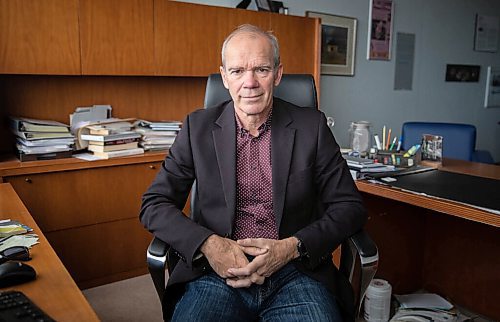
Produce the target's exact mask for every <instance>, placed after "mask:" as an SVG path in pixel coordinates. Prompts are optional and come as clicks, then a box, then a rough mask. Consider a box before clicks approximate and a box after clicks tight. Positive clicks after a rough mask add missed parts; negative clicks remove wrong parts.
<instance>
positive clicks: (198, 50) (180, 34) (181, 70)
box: [155, 0, 269, 76]
mask: <svg viewBox="0 0 500 322" xmlns="http://www.w3.org/2000/svg"><path fill="white" fill-rule="evenodd" d="M194 22H197V23H194ZM245 23H251V24H254V25H257V26H260V27H262V28H263V29H264V30H267V29H268V27H269V16H268V14H263V13H258V12H255V11H249V10H240V9H231V8H221V7H215V6H204V5H196V4H190V3H180V2H175V1H168V0H156V1H155V57H156V63H157V64H156V65H157V73H158V75H179V76H181V75H182V76H207V75H208V74H211V73H217V72H219V66H220V65H221V48H222V43H223V41H224V39H225V37H226V36H227V35H228V34H229V33H230V32H231V31H232V30H233V29H234V28H236V27H237V26H239V25H242V24H245ZM172 44H176V45H175V46H172Z"/></svg>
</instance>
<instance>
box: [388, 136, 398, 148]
mask: <svg viewBox="0 0 500 322" xmlns="http://www.w3.org/2000/svg"><path fill="white" fill-rule="evenodd" d="M397 139H398V137H397V136H395V137H394V139H393V140H392V144H391V146H390V147H389V150H392V149H394V144H396V140H397Z"/></svg>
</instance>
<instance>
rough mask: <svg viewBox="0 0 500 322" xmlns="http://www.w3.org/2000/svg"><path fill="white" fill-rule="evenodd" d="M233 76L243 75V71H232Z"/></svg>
mask: <svg viewBox="0 0 500 322" xmlns="http://www.w3.org/2000/svg"><path fill="white" fill-rule="evenodd" d="M231 74H233V75H238V74H241V70H239V69H236V70H232V71H231Z"/></svg>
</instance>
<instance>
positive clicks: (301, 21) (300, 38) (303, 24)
mask: <svg viewBox="0 0 500 322" xmlns="http://www.w3.org/2000/svg"><path fill="white" fill-rule="evenodd" d="M317 24H319V22H318V21H317V19H312V18H305V17H296V16H285V15H280V14H271V27H270V29H271V30H272V31H274V33H275V35H276V37H277V38H278V40H279V41H280V51H281V63H282V64H283V67H284V72H285V73H289V74H297V73H309V74H312V75H314V77H315V80H316V84H317V86H318V88H319V59H318V55H317V51H316V50H317V48H316V45H317V44H316V41H315V39H317V38H316V36H317V35H316V31H317V30H316V25H317Z"/></svg>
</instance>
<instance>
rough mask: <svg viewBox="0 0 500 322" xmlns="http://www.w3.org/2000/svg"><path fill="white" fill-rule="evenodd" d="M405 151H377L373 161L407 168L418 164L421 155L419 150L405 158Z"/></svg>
mask: <svg viewBox="0 0 500 322" xmlns="http://www.w3.org/2000/svg"><path fill="white" fill-rule="evenodd" d="M405 153H406V151H399V152H397V151H394V150H378V151H377V154H376V157H375V159H376V160H377V162H379V163H382V164H386V165H394V166H396V167H403V168H408V167H412V166H414V165H417V164H418V163H419V162H420V158H421V156H420V155H421V154H420V150H419V151H417V153H416V154H414V155H412V156H409V157H405V156H404V154H405Z"/></svg>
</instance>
